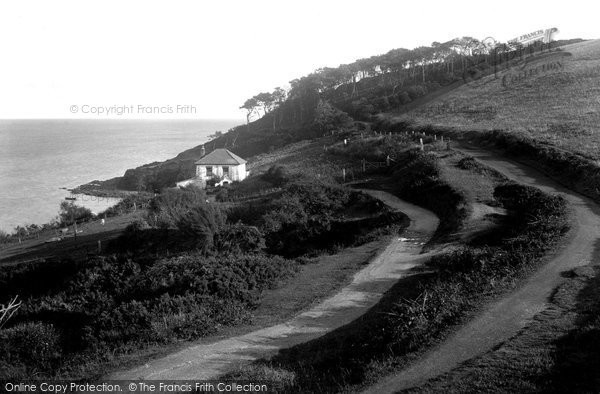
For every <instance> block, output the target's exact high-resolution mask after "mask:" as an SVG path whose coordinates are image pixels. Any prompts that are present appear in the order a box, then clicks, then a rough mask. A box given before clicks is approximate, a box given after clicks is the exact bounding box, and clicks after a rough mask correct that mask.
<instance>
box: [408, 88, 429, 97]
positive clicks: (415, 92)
mask: <svg viewBox="0 0 600 394" xmlns="http://www.w3.org/2000/svg"><path fill="white" fill-rule="evenodd" d="M406 92H407V93H408V96H409V97H410V98H411V100H414V99H416V98H419V97H422V96H425V95H426V94H427V88H425V86H423V85H414V86H411V87H409V88H408V89H407V90H406Z"/></svg>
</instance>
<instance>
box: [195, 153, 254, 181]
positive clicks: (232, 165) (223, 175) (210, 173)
mask: <svg viewBox="0 0 600 394" xmlns="http://www.w3.org/2000/svg"><path fill="white" fill-rule="evenodd" d="M246 163H247V162H246V160H244V159H242V158H241V157H239V156H238V155H236V154H235V153H233V152H230V151H229V150H227V149H222V148H221V149H215V150H213V151H212V152H210V153H209V154H208V155H206V156H204V157H202V158H201V159H200V160H198V161H197V162H196V178H195V182H194V183H198V184H199V185H200V186H201V187H206V181H208V180H209V179H215V181H216V183H217V184H220V185H222V184H224V183H231V182H234V181H242V180H244V179H246V176H248V172H247V171H246Z"/></svg>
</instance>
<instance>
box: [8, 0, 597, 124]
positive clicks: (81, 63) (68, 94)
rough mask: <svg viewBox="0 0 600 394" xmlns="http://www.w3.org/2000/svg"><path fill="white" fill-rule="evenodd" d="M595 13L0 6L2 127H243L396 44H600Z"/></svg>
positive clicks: (306, 0)
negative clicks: (326, 70) (316, 77)
mask: <svg viewBox="0 0 600 394" xmlns="http://www.w3.org/2000/svg"><path fill="white" fill-rule="evenodd" d="M555 4H556V3H555ZM593 4H594V2H590V1H581V0H570V1H569V2H568V3H559V4H558V5H556V6H553V5H552V3H551V2H549V1H535V0H534V1H522V0H519V1H512V0H508V1H501V2H498V1H495V2H492V1H490V2H482V1H414V2H407V1H399V0H396V1H391V0H369V1H365V0H363V1H355V0H345V1H338V0H320V1H316V0H302V1H282V0H279V1H270V0H254V1H253V0H245V1H233V0H218V1H217V0H212V1H177V0H175V1H173V0H170V1H167V0H164V1H150V0H144V1H136V0H129V1H112V0H108V1H107V0H103V1H82V0H76V1H61V0H54V1H51V2H50V1H46V0H40V1H28V0H19V1H3V2H0V54H1V55H0V119H30V118H34V119H35V118H88V119H105V118H114V119H120V118H128V119H138V118H148V119H152V118H173V119H184V118H204V119H206V118H210V119H217V118H219V119H224V118H228V119H242V118H243V117H244V114H243V111H242V110H240V109H239V107H240V105H241V104H242V103H243V102H244V101H245V100H246V99H247V98H249V97H252V96H253V95H255V94H257V93H260V92H263V91H272V90H273V89H274V88H275V87H278V86H281V87H286V86H287V85H288V83H289V81H291V80H292V79H294V78H298V77H301V76H303V75H306V74H308V73H310V72H312V71H314V70H315V69H317V68H320V67H324V66H327V67H336V66H338V65H339V64H344V63H349V62H352V61H354V60H356V59H359V58H363V57H370V56H373V55H379V54H383V53H385V52H387V51H389V50H390V49H393V48H400V47H402V48H414V47H417V46H421V45H430V44H431V43H432V42H433V41H439V42H444V41H447V40H450V39H452V38H456V37H462V36H472V37H475V38H478V39H484V38H486V37H493V38H495V39H496V40H498V41H507V40H509V39H511V38H514V37H516V36H519V35H521V34H526V33H529V32H533V31H536V30H539V29H546V28H550V27H557V28H558V29H559V31H560V32H559V34H558V35H557V36H556V38H558V39H568V38H600V34H599V30H600V25H599V24H598V23H597V15H598V12H597V11H598V10H597V9H590V7H592V8H600V7H597V6H594V5H593ZM119 108H120V109H119ZM119 113H120V114H119Z"/></svg>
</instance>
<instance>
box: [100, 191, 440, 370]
mask: <svg viewBox="0 0 600 394" xmlns="http://www.w3.org/2000/svg"><path fill="white" fill-rule="evenodd" d="M365 191H366V192H367V193H369V194H370V195H372V196H374V197H376V198H378V199H380V200H382V201H383V202H384V203H386V204H387V205H388V206H390V207H391V208H393V209H395V210H398V211H402V212H404V213H405V214H406V215H407V216H408V217H409V218H410V225H409V227H408V228H407V229H406V231H405V233H404V234H403V235H402V237H403V238H399V237H394V239H393V240H392V241H391V242H390V243H389V244H388V245H387V246H386V247H385V249H384V250H383V251H381V252H380V253H379V254H378V255H377V256H376V257H374V258H373V260H372V261H371V262H370V263H369V264H368V265H367V266H366V267H365V268H363V269H362V270H360V271H359V272H357V273H356V274H355V275H354V278H353V280H352V283H350V284H349V285H348V286H346V287H344V288H343V289H342V290H340V291H339V292H338V293H336V294H335V295H333V296H331V297H330V298H327V299H326V300H324V301H322V302H321V303H320V304H318V305H316V306H314V307H312V308H311V309H310V310H307V311H305V312H303V313H301V314H299V315H298V316H296V317H294V318H292V319H291V320H289V321H287V322H285V323H282V324H278V325H275V326H272V327H267V328H264V329H260V330H257V331H253V332H250V333H248V334H244V335H240V336H236V337H232V338H228V339H224V340H221V341H218V342H215V343H210V344H202V343H200V344H197V345H192V346H189V347H187V348H185V349H183V350H181V351H178V352H176V353H173V354H170V355H168V356H165V357H162V358H159V359H156V360H152V361H150V362H148V363H147V364H145V365H142V366H138V367H136V368H133V369H130V370H127V371H122V372H116V373H113V374H112V375H110V376H109V377H108V379H128V380H133V379H160V380H167V379H202V380H206V379H211V378H215V377H217V376H219V375H222V374H224V373H226V372H228V371H230V370H231V369H233V368H235V367H237V366H239V365H242V364H245V363H249V362H252V361H254V360H257V359H259V358H263V357H269V356H271V355H273V354H275V353H277V352H278V351H279V350H280V349H283V348H288V347H291V346H294V345H297V344H300V343H303V342H307V341H310V340H312V339H315V338H317V337H320V336H322V335H324V334H326V333H328V332H330V331H333V330H335V329H336V328H339V327H341V326H343V325H345V324H348V323H350V322H351V321H353V320H354V319H356V318H358V317H359V316H361V315H362V314H364V313H365V312H366V311H367V310H369V309H370V308H371V307H372V306H374V305H375V304H376V303H377V302H378V301H379V299H380V298H381V296H382V295H383V294H384V293H385V292H386V291H387V290H388V289H389V288H391V287H392V286H393V285H394V284H395V283H396V282H397V280H398V279H399V278H401V277H403V276H406V275H407V274H408V271H410V270H411V269H412V268H414V267H415V266H417V265H419V264H421V263H423V262H424V261H426V260H427V259H428V258H430V257H431V255H432V253H433V252H430V253H427V254H422V253H421V252H422V245H423V244H424V243H426V242H427V241H428V240H429V239H430V238H431V236H432V235H433V233H434V232H435V230H436V229H437V226H438V224H439V220H438V218H437V217H436V216H435V215H434V214H433V213H432V212H430V211H428V210H425V209H423V208H420V207H418V206H416V205H413V204H410V203H407V202H405V201H402V200H400V199H398V198H397V197H395V196H393V195H391V194H389V193H387V192H384V191H376V190H365ZM407 238H408V239H410V241H406V239H407Z"/></svg>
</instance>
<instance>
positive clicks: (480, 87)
mask: <svg viewBox="0 0 600 394" xmlns="http://www.w3.org/2000/svg"><path fill="white" fill-rule="evenodd" d="M398 117H399V118H400V119H403V120H412V121H414V122H416V123H417V124H420V125H429V124H430V125H433V126H439V127H445V128H446V127H448V126H450V127H453V128H456V129H457V130H492V129H504V130H507V131H511V132H515V133H520V134H522V135H525V136H530V137H533V138H535V139H538V140H539V141H541V142H544V143H548V144H551V145H554V146H556V147H558V148H561V149H565V150H569V151H572V152H574V153H578V154H581V155H583V156H585V157H588V158H592V159H594V160H598V159H600V150H599V147H600V40H592V41H585V42H580V43H576V44H571V45H566V46H564V47H562V48H561V50H559V51H556V52H552V53H545V54H537V55H536V56H533V57H531V58H527V59H524V60H522V61H518V62H516V63H515V64H514V65H512V66H511V67H510V68H509V69H504V70H502V71H499V72H497V73H496V74H495V75H494V74H492V75H488V76H485V77H483V78H481V79H476V80H474V81H472V82H469V83H467V84H465V85H462V86H460V87H458V88H457V89H454V90H452V91H450V92H448V93H446V94H444V95H442V96H440V97H438V98H436V99H435V100H432V101H431V102H429V103H427V104H425V105H423V106H421V107H418V108H416V109H413V110H411V111H409V112H407V113H405V114H401V115H398Z"/></svg>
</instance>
